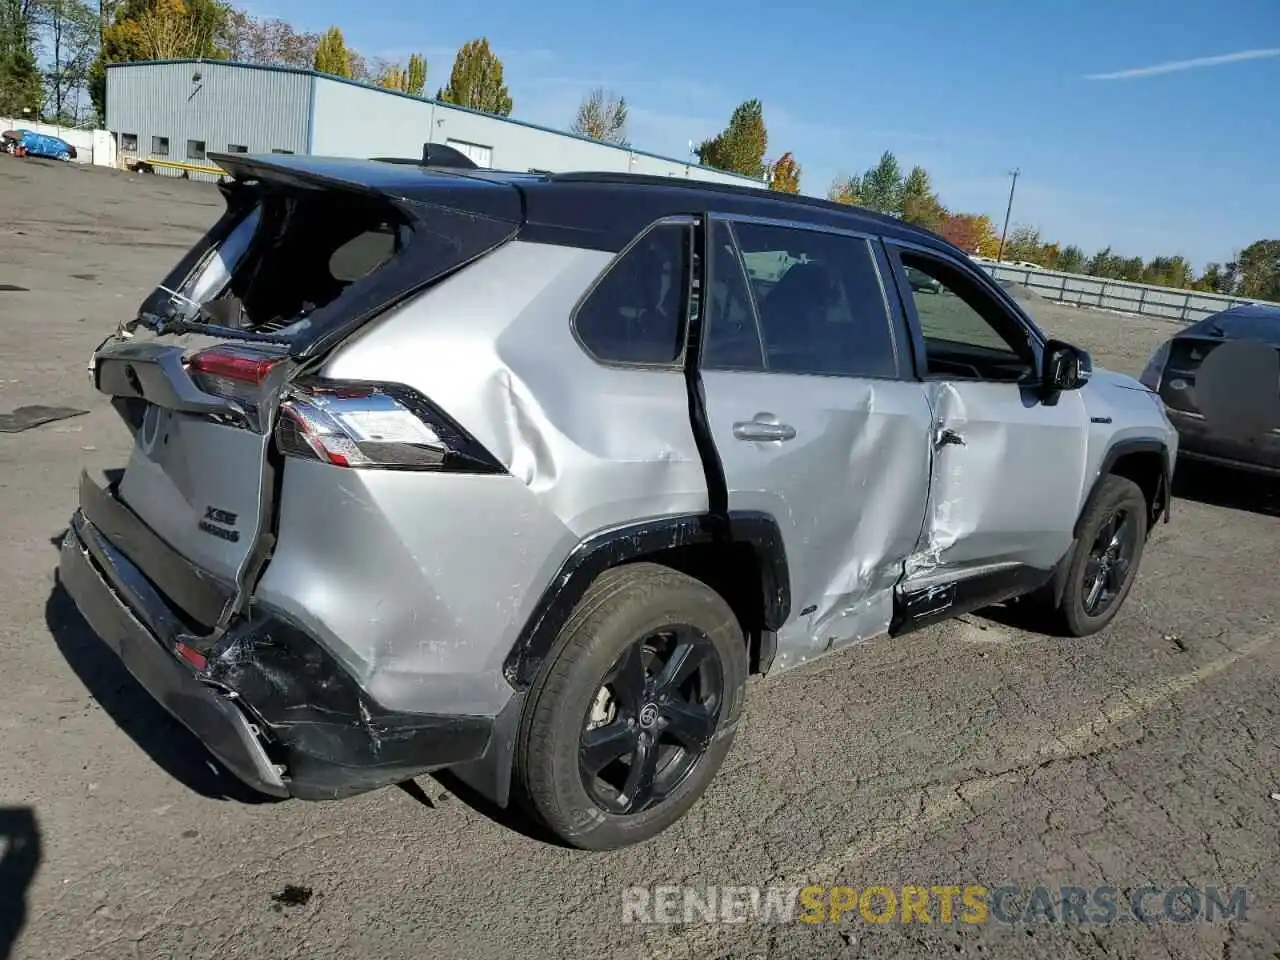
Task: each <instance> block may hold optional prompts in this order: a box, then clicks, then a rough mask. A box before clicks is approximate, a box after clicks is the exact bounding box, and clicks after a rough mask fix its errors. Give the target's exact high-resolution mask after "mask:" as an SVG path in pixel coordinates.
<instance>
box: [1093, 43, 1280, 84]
mask: <svg viewBox="0 0 1280 960" xmlns="http://www.w3.org/2000/svg"><path fill="white" fill-rule="evenodd" d="M1269 57H1280V47H1269V48H1267V49H1264V50H1239V51H1237V52H1236V53H1223V54H1219V55H1218V56H1215V57H1193V58H1192V59H1190V60H1169V61H1167V62H1165V63H1156V64H1153V65H1151V66H1149V67H1133V68H1130V69H1128V70H1116V71H1114V72H1112V73H1091V74H1089V75H1087V76H1086V77H1085V79H1086V80H1130V79H1133V78H1134V77H1154V76H1156V75H1158V74H1161V73H1180V72H1181V71H1183V70H1200V69H1202V68H1204V67H1217V66H1221V65H1222V64H1224V63H1239V62H1241V61H1242V60H1265V59H1268V58H1269Z"/></svg>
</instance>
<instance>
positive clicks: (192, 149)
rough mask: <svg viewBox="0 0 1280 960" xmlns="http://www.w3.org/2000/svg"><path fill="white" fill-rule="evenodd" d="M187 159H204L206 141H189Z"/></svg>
mask: <svg viewBox="0 0 1280 960" xmlns="http://www.w3.org/2000/svg"><path fill="white" fill-rule="evenodd" d="M187 159H188V160H203V159H204V141H203V140H188V141H187Z"/></svg>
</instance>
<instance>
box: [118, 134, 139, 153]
mask: <svg viewBox="0 0 1280 960" xmlns="http://www.w3.org/2000/svg"><path fill="white" fill-rule="evenodd" d="M120 149H121V150H123V151H124V152H125V153H137V152H138V135H137V134H136V133H122V134H120Z"/></svg>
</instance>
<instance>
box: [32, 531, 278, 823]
mask: <svg viewBox="0 0 1280 960" xmlns="http://www.w3.org/2000/svg"><path fill="white" fill-rule="evenodd" d="M59 542H60V538H59ZM45 623H46V624H47V625H48V627H49V632H50V633H51V634H52V635H53V640H54V643H56V644H57V646H58V650H59V651H60V652H61V653H62V656H63V658H64V659H65V660H66V661H67V664H68V665H69V666H70V667H71V669H72V670H74V671H75V674H76V676H78V677H79V678H80V682H81V683H83V684H84V685H85V687H86V688H87V689H88V691H89V694H90V696H92V697H93V699H94V700H95V701H97V703H98V705H99V706H100V707H102V709H103V710H104V711H105V712H106V713H107V715H108V716H109V717H111V719H112V720H114V721H115V724H116V726H118V727H119V728H120V729H121V730H123V731H124V732H125V733H126V734H128V736H129V738H130V739H132V740H133V742H134V743H136V744H137V745H138V746H139V747H140V748H142V750H143V751H144V752H145V753H146V754H147V755H148V756H149V757H150V758H151V759H152V760H153V761H154V762H155V763H156V764H157V765H158V766H159V767H160V768H161V769H162V770H164V771H165V772H166V773H168V774H169V775H170V776H171V777H173V778H174V779H175V780H177V781H179V782H180V783H182V784H183V785H184V786H186V787H187V788H188V789H190V790H193V791H195V792H196V793H198V794H200V795H201V796H204V797H209V798H211V799H214V800H230V801H234V802H238V803H247V804H255V803H269V802H273V801H274V800H275V798H274V797H268V796H266V795H265V794H261V793H258V792H257V791H256V790H254V789H253V788H251V787H249V786H247V785H245V784H244V783H242V782H241V781H240V780H239V779H238V778H237V777H235V776H234V775H233V774H231V773H229V772H228V771H227V770H225V769H224V768H223V767H222V765H221V764H220V763H219V762H218V761H217V760H216V759H215V758H214V756H213V755H212V754H211V753H209V751H208V750H207V749H205V747H204V745H203V744H202V743H201V742H200V741H199V740H197V739H196V737H195V736H194V735H193V734H192V733H191V732H190V731H188V730H187V728H186V727H184V726H182V724H180V723H178V721H176V720H174V719H173V718H172V717H171V716H169V714H168V713H167V712H165V710H164V708H163V707H161V706H160V704H158V703H157V702H156V701H155V700H154V699H153V698H152V697H151V695H150V694H149V693H147V691H146V690H144V689H143V688H142V686H141V684H139V683H138V682H137V681H136V680H134V678H133V676H132V675H131V674H130V673H129V671H128V670H127V669H126V668H125V666H124V664H123V663H121V662H120V660H119V659H118V658H117V657H116V656H115V654H113V653H112V652H111V650H110V649H109V648H108V647H107V645H106V644H105V643H103V642H102V641H101V640H100V639H99V638H98V637H97V635H96V634H95V633H94V632H93V629H92V628H91V627H90V626H89V624H88V623H87V622H86V621H85V619H84V617H82V616H81V615H80V611H79V610H77V609H76V605H75V601H73V600H72V599H71V596H70V595H69V594H68V593H67V591H66V589H65V588H64V587H63V586H62V582H61V580H60V579H59V580H56V582H55V584H54V588H53V590H52V592H51V593H50V594H49V599H48V600H47V601H46V603H45Z"/></svg>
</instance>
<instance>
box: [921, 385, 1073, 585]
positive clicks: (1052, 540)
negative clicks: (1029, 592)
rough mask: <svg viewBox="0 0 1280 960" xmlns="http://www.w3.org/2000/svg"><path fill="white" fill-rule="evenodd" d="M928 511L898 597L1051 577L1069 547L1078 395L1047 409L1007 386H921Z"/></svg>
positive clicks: (1030, 391) (1027, 391) (1030, 392)
mask: <svg viewBox="0 0 1280 960" xmlns="http://www.w3.org/2000/svg"><path fill="white" fill-rule="evenodd" d="M924 389H925V394H926V396H927V398H928V401H929V406H930V408H931V409H932V411H933V436H932V438H931V440H932V447H933V450H932V466H931V470H930V487H929V508H928V512H927V516H926V520H925V526H924V530H923V533H922V535H921V539H920V545H919V547H918V549H917V550H916V552H915V554H914V555H913V556H912V557H911V559H910V561H909V562H908V565H907V571H906V580H905V582H904V588H905V589H906V590H908V591H910V590H915V589H922V588H924V587H927V586H932V585H935V584H939V583H946V582H950V581H957V580H961V579H966V578H968V577H971V576H978V575H982V574H987V573H995V572H998V571H999V570H1000V569H1001V568H1014V567H1023V568H1030V569H1033V570H1043V571H1048V570H1052V569H1053V567H1054V565H1055V564H1056V563H1057V562H1058V560H1059V559H1060V558H1061V557H1062V556H1063V554H1065V553H1066V551H1067V549H1068V548H1069V547H1070V546H1071V540H1072V529H1073V527H1074V526H1075V521H1076V516H1077V513H1078V512H1079V505H1080V496H1081V490H1082V487H1083V484H1084V471H1085V457H1086V449H1085V445H1086V441H1087V437H1088V429H1087V426H1086V425H1087V423H1088V416H1087V414H1086V412H1085V408H1084V402H1083V398H1082V397H1081V395H1080V394H1079V392H1074V391H1073V392H1068V393H1063V394H1060V395H1059V396H1058V397H1057V398H1056V402H1055V403H1053V404H1046V403H1044V402H1042V401H1041V400H1040V398H1039V397H1038V396H1037V391H1036V390H1035V388H1032V387H1027V386H1021V385H1019V384H1016V383H992V382H982V381H972V380H929V381H926V382H925V383H924Z"/></svg>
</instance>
